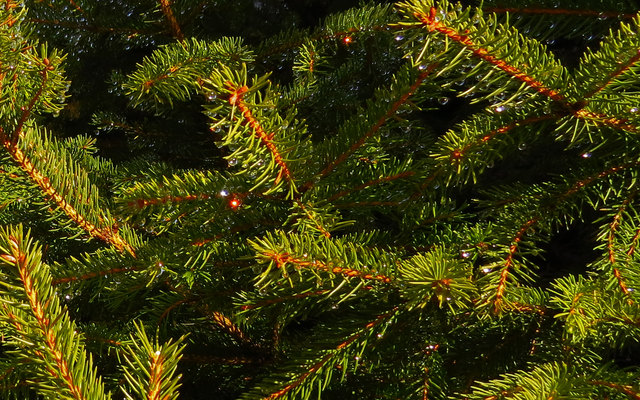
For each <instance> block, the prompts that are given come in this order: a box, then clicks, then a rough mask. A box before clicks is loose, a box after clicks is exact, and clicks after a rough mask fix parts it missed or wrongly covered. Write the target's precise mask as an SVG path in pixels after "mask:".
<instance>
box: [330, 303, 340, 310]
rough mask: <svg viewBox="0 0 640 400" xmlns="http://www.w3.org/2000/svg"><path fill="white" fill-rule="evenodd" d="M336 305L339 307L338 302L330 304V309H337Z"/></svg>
mask: <svg viewBox="0 0 640 400" xmlns="http://www.w3.org/2000/svg"><path fill="white" fill-rule="evenodd" d="M338 307H340V306H339V305H338V304H334V305H332V306H331V309H332V310H337V309H338Z"/></svg>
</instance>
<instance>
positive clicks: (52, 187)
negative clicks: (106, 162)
mask: <svg viewBox="0 0 640 400" xmlns="http://www.w3.org/2000/svg"><path fill="white" fill-rule="evenodd" d="M0 140H1V141H2V144H3V146H4V148H5V150H7V152H8V153H9V155H10V156H11V158H12V159H13V160H14V162H16V163H17V165H18V166H20V168H21V169H22V170H23V171H24V172H25V173H26V174H27V176H28V177H29V179H31V181H32V182H33V183H34V184H35V185H37V186H38V187H39V188H40V189H41V190H42V193H43V195H44V196H45V197H47V198H50V199H51V200H52V201H53V202H54V203H55V204H56V205H57V207H58V208H59V209H60V210H61V211H62V212H63V213H64V214H66V215H67V217H68V218H69V219H70V221H72V222H73V223H74V224H76V225H77V226H78V227H79V228H80V229H82V230H83V231H84V232H86V233H87V234H89V235H90V236H92V237H96V238H98V239H101V240H103V241H104V242H106V243H109V244H111V245H113V246H114V247H116V248H117V249H118V250H120V251H127V252H129V253H130V254H132V255H134V254H135V250H134V248H133V246H132V245H131V244H130V243H129V242H128V241H126V240H125V239H124V238H123V237H122V236H121V235H119V234H118V233H117V231H114V229H113V225H112V226H104V224H105V222H109V221H110V219H111V218H110V216H108V214H104V215H95V214H93V215H91V213H95V212H96V211H95V210H97V209H99V207H98V204H97V202H98V198H97V190H96V189H94V188H92V187H91V184H90V183H89V181H88V177H87V173H86V172H85V171H83V170H82V169H80V168H79V167H78V166H77V165H76V164H75V163H74V162H73V160H71V159H70V157H69V156H68V153H66V152H65V151H64V150H63V148H61V147H60V146H58V145H57V143H56V142H55V141H53V139H52V138H50V137H48V134H47V133H46V132H41V131H40V129H37V128H30V129H29V130H28V131H27V132H24V133H23V135H22V138H21V140H20V141H19V142H18V143H14V142H13V141H12V140H11V138H9V137H7V136H5V135H4V134H2V133H0ZM26 143H29V144H30V145H29V146H28V147H26V146H25V144H26ZM53 151H55V152H57V153H58V154H57V155H56V156H55V157H56V158H58V159H59V160H60V164H59V165H58V167H61V168H63V169H64V170H66V171H69V172H70V173H71V174H72V175H70V176H64V175H63V176H60V175H56V174H55V173H54V170H55V167H53V166H52V165H51V164H49V163H47V162H46V160H47V158H53V157H54V155H53V153H52V152H53ZM34 156H35V157H34ZM78 186H79V187H78ZM76 190H77V191H78V192H79V193H84V195H83V196H79V197H80V198H79V199H78V200H79V201H77V200H76V201H72V200H71V198H70V196H69V193H73V192H74V191H76ZM86 204H90V205H93V207H87V205H86ZM101 225H102V226H101Z"/></svg>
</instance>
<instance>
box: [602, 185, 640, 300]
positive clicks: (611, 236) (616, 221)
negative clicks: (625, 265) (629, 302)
mask: <svg viewBox="0 0 640 400" xmlns="http://www.w3.org/2000/svg"><path fill="white" fill-rule="evenodd" d="M636 194H637V191H633V192H632V193H631V195H630V196H628V197H627V198H626V199H624V201H623V202H622V205H620V207H619V208H618V211H617V212H616V213H615V215H614V216H613V219H612V221H611V223H610V224H609V230H608V234H607V253H608V256H609V263H611V266H612V267H613V276H614V277H615V278H616V280H617V281H618V286H619V287H620V289H621V290H622V292H623V293H624V294H625V295H628V294H629V288H628V287H627V285H626V283H625V282H624V278H623V277H622V273H621V272H620V270H619V269H618V268H617V267H616V255H615V244H614V240H615V233H616V230H617V229H618V227H619V226H620V222H621V219H622V215H623V214H624V212H625V210H626V208H627V206H628V205H629V203H630V202H631V200H632V198H633V197H634V196H635V195H636Z"/></svg>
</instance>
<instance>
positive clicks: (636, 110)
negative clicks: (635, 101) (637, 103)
mask: <svg viewBox="0 0 640 400" xmlns="http://www.w3.org/2000/svg"><path fill="white" fill-rule="evenodd" d="M629 112H630V113H632V114H635V113H637V112H638V107H633V108H632V109H631V110H629Z"/></svg>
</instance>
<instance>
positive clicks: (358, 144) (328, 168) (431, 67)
mask: <svg viewBox="0 0 640 400" xmlns="http://www.w3.org/2000/svg"><path fill="white" fill-rule="evenodd" d="M437 67H438V64H437V63H433V64H430V65H428V66H427V67H425V68H424V70H423V71H422V72H420V74H418V76H417V78H416V79H415V81H414V82H413V83H412V84H411V85H410V86H408V87H407V88H406V89H405V90H404V92H403V93H402V95H401V96H399V98H398V99H397V100H396V101H395V102H393V103H392V104H391V105H390V106H389V108H388V109H387V110H386V113H385V114H383V115H382V116H380V118H378V120H377V121H376V122H375V123H374V124H373V125H372V126H371V127H370V129H369V130H368V131H367V132H365V133H364V135H362V136H361V137H360V138H359V139H358V140H357V141H356V142H355V143H353V144H352V145H351V146H350V147H349V148H348V149H347V150H345V151H344V152H343V153H342V154H340V155H339V156H338V157H337V158H336V159H334V160H332V161H331V162H330V163H329V164H328V165H327V166H326V167H325V168H324V169H323V170H322V171H320V172H319V173H318V174H317V175H316V178H323V177H325V176H327V175H328V174H329V173H331V172H332V171H333V170H334V169H335V168H336V167H337V166H338V165H339V164H341V163H343V162H344V161H345V160H346V159H347V158H348V157H349V156H350V155H352V154H353V153H354V152H355V151H356V150H358V149H359V148H360V147H362V145H364V144H365V142H366V141H367V140H369V139H370V138H371V137H372V136H373V135H374V134H375V133H376V132H377V131H378V130H379V129H380V128H381V127H382V126H383V125H384V124H385V122H386V121H387V120H388V119H389V118H391V117H392V116H393V115H394V114H395V113H396V112H397V111H398V109H399V108H400V107H401V106H402V105H404V104H405V103H406V102H407V100H408V99H409V98H410V97H411V96H412V95H413V94H414V92H415V91H416V90H418V88H419V87H420V85H421V84H422V83H423V82H424V80H425V79H427V77H428V76H429V75H430V74H431V73H432V72H433V71H434V70H435V69H436V68H437ZM312 185H313V183H312V182H311V181H309V182H307V183H305V185H304V189H303V190H308V189H309V188H311V186H312Z"/></svg>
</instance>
